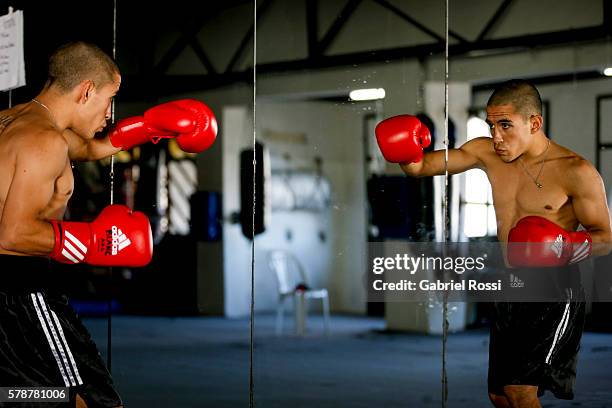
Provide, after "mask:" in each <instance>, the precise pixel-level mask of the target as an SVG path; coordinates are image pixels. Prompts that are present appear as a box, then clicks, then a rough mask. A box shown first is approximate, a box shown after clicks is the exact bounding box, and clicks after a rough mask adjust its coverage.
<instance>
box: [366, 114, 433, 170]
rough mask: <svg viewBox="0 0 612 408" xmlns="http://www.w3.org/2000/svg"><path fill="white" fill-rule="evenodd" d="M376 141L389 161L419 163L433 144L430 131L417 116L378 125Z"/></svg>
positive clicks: (404, 116) (386, 120)
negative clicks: (424, 152) (425, 151)
mask: <svg viewBox="0 0 612 408" xmlns="http://www.w3.org/2000/svg"><path fill="white" fill-rule="evenodd" d="M375 133H376V141H377V142H378V147H379V148H380V151H381V152H382V154H383V156H384V157H385V159H387V161H389V162H391V163H418V162H420V161H421V159H422V158H423V149H424V148H426V147H428V146H429V145H430V144H431V134H430V133H429V129H427V126H425V125H424V124H423V123H422V122H421V121H420V120H419V119H418V118H417V117H416V116H412V115H399V116H393V117H391V118H388V119H385V120H383V121H382V122H380V123H379V124H378V125H376V130H375Z"/></svg>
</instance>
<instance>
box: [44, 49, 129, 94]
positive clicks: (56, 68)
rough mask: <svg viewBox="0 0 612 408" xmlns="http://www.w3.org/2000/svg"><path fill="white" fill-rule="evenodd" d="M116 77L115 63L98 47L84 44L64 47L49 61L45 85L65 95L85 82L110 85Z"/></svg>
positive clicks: (117, 71)
mask: <svg viewBox="0 0 612 408" xmlns="http://www.w3.org/2000/svg"><path fill="white" fill-rule="evenodd" d="M116 74H119V68H118V67H117V64H116V63H115V61H113V59H112V58H111V57H109V56H108V55H107V54H106V53H105V52H104V51H102V49H100V47H98V46H97V45H94V44H90V43H86V42H83V41H77V42H70V43H67V44H64V45H62V46H61V47H59V48H58V49H57V50H55V51H54V52H53V54H51V57H50V58H49V78H48V84H49V85H55V86H57V87H59V88H60V89H61V90H62V91H66V92H67V91H70V90H71V89H73V88H74V87H75V86H77V85H78V84H79V83H81V81H84V80H87V79H89V80H91V81H93V82H94V84H95V86H96V87H102V86H104V85H106V84H108V83H111V82H113V80H114V77H115V75H116Z"/></svg>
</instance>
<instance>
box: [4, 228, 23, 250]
mask: <svg viewBox="0 0 612 408" xmlns="http://www.w3.org/2000/svg"><path fill="white" fill-rule="evenodd" d="M17 247H19V242H18V237H17V234H16V233H15V232H14V230H10V229H8V228H6V227H4V226H1V225H0V248H1V249H4V250H5V251H15V249H16V248H17Z"/></svg>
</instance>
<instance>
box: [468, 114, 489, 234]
mask: <svg viewBox="0 0 612 408" xmlns="http://www.w3.org/2000/svg"><path fill="white" fill-rule="evenodd" d="M490 135H491V134H490V132H489V126H488V125H487V123H486V122H485V121H484V120H482V119H481V118H479V117H476V116H472V117H470V119H469V120H468V122H467V140H471V139H474V138H476V137H480V136H490ZM462 207H463V217H464V218H463V232H464V234H465V235H466V236H467V237H468V238H477V237H485V236H490V235H493V236H494V235H496V234H497V223H496V220H495V210H494V208H493V196H492V194H491V185H490V184H489V180H488V179H487V176H486V174H485V173H484V171H482V170H479V169H473V170H468V171H467V173H466V175H465V194H464V196H463V202H462Z"/></svg>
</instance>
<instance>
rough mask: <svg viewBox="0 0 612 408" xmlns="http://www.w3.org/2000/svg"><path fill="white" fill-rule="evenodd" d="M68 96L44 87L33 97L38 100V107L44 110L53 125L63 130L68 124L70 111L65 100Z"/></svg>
mask: <svg viewBox="0 0 612 408" xmlns="http://www.w3.org/2000/svg"><path fill="white" fill-rule="evenodd" d="M68 97H69V95H68V94H66V95H61V94H58V93H57V92H55V91H53V90H52V89H49V88H46V89H44V90H43V91H42V92H41V93H39V94H38V95H37V96H36V97H35V98H33V99H34V100H36V102H38V104H37V105H38V107H39V108H41V109H43V110H45V111H46V113H47V114H48V115H49V119H50V120H51V121H52V122H53V124H54V125H55V127H57V128H58V129H59V130H60V131H64V130H66V129H67V128H68V127H69V126H70V112H69V111H68V109H67V107H68V106H70V105H69V104H68V103H67V102H69V101H67V100H66V99H67V98H68Z"/></svg>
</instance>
